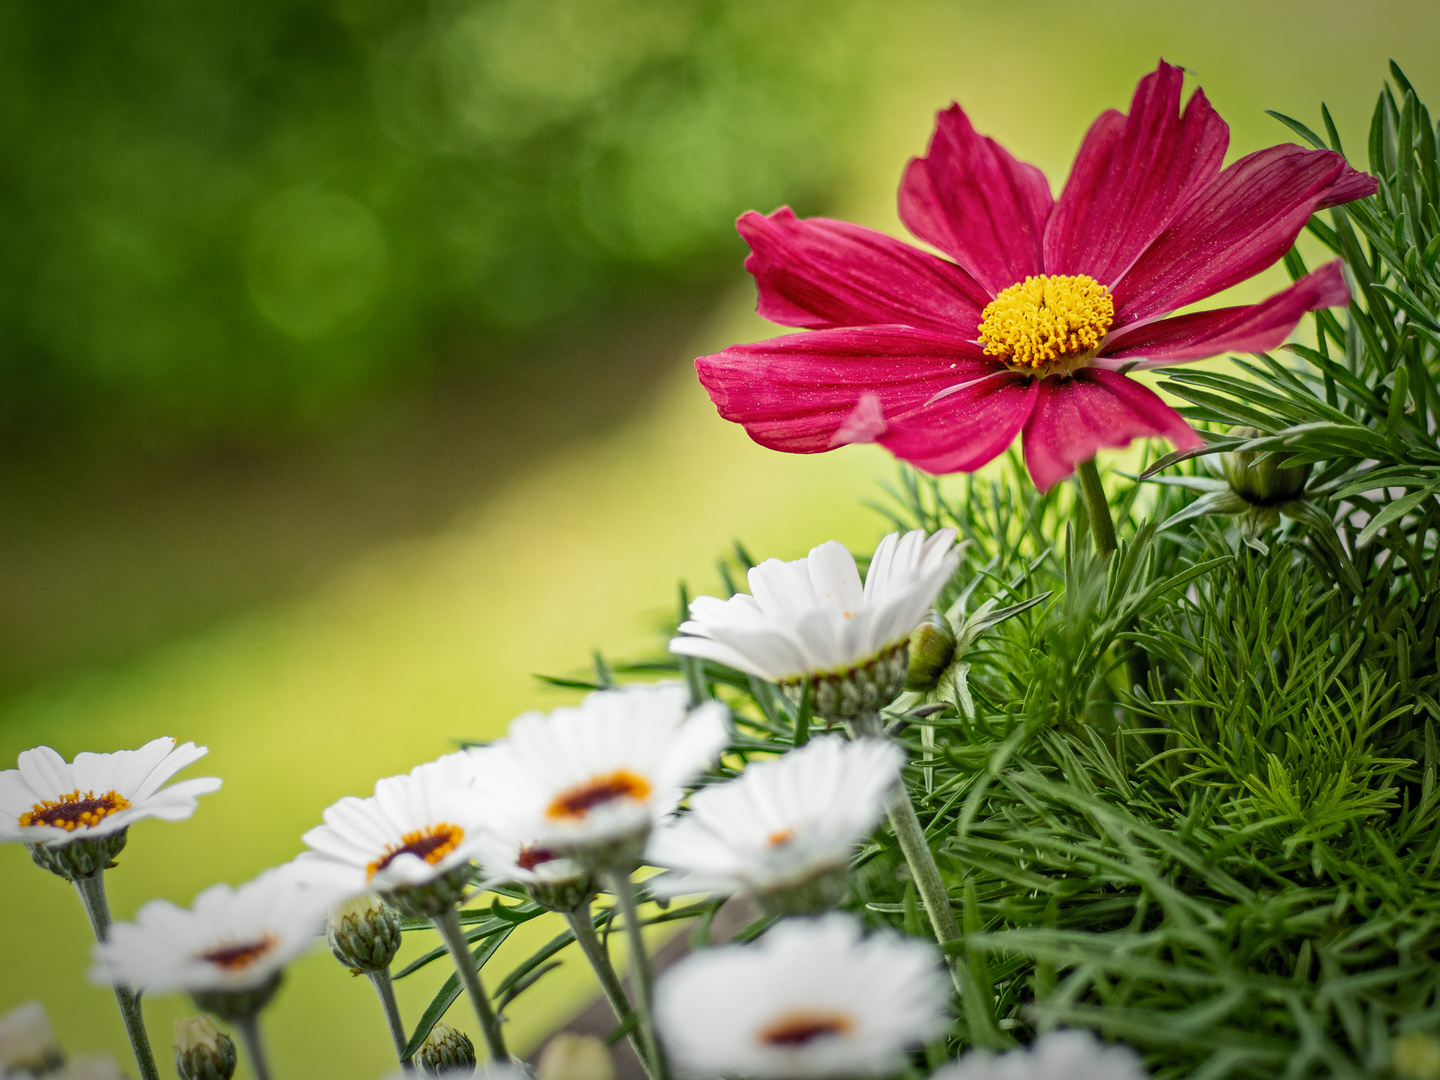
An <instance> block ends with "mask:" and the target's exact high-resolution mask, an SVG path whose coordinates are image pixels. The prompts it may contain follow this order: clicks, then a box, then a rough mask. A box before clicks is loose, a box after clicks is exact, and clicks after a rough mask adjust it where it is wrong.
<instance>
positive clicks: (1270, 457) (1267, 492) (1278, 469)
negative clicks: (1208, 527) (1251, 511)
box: [1221, 427, 1310, 506]
mask: <svg viewBox="0 0 1440 1080" xmlns="http://www.w3.org/2000/svg"><path fill="white" fill-rule="evenodd" d="M1230 434H1231V435H1234V436H1236V437H1238V438H1242V439H1253V438H1256V437H1257V436H1259V435H1260V434H1261V432H1259V431H1257V430H1255V429H1254V428H1249V427H1237V428H1232V429H1231V431H1230ZM1262 453H1264V454H1265V455H1266V456H1265V458H1264V460H1263V461H1262V460H1257V459H1258V458H1260V456H1261V454H1262ZM1293 456H1294V455H1292V454H1286V453H1276V452H1274V451H1268V452H1267V451H1260V450H1232V451H1230V452H1229V453H1226V454H1222V455H1221V467H1222V468H1223V469H1224V470H1225V479H1226V480H1227V481H1228V482H1229V484H1230V487H1231V489H1232V490H1233V491H1234V492H1235V494H1237V495H1239V496H1240V497H1241V498H1242V499H1244V500H1245V501H1246V502H1248V503H1250V504H1251V505H1252V506H1278V505H1279V504H1280V503H1287V502H1292V501H1294V500H1295V499H1298V498H1300V496H1301V495H1302V494H1303V493H1304V491H1305V481H1306V480H1308V479H1310V466H1309V465H1308V464H1306V465H1287V464H1286V462H1287V461H1288V460H1289V459H1290V458H1291V457H1293Z"/></svg>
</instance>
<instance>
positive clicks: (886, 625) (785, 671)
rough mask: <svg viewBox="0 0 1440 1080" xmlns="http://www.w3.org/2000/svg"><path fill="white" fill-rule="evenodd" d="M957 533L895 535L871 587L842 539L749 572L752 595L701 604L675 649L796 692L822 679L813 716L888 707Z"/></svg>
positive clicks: (875, 567) (883, 548) (877, 559)
mask: <svg viewBox="0 0 1440 1080" xmlns="http://www.w3.org/2000/svg"><path fill="white" fill-rule="evenodd" d="M954 544H955V530H954V529H941V530H940V531H939V532H937V533H935V534H934V535H933V536H931V537H929V538H928V539H927V538H926V536H925V534H924V532H923V531H921V530H918V529H917V530H915V531H914V532H909V533H906V534H905V535H904V536H903V537H902V536H901V535H900V534H899V533H891V534H890V535H889V536H887V537H885V538H884V539H883V540H881V541H880V546H879V547H877V548H876V549H875V554H874V556H873V557H872V558H871V560H870V569H869V570H868V572H867V573H866V575H865V583H864V585H863V586H862V585H861V583H860V572H859V571H858V570H857V569H856V566H855V558H854V556H852V555H851V554H850V552H849V551H847V550H846V548H845V546H844V545H843V544H841V543H839V542H838V541H836V540H831V541H829V542H828V543H824V544H821V545H820V546H819V547H816V548H812V549H811V551H810V554H809V556H808V557H806V558H804V559H796V560H795V561H794V562H782V561H780V560H779V559H767V560H766V561H765V562H763V563H761V564H760V565H759V566H755V567H752V568H751V569H750V575H749V580H750V593H749V594H748V595H747V594H745V593H737V594H736V595H735V596H732V597H730V599H728V600H720V599H718V598H717V597H713V596H701V597H697V598H696V599H695V600H694V601H692V602H691V604H690V619H689V620H688V621H686V622H684V623H682V624H681V625H680V634H681V636H680V637H677V638H675V639H673V640H672V641H671V642H670V651H671V652H673V653H678V654H679V655H681V656H695V657H700V658H702V659H705V660H714V661H716V662H717V663H721V664H725V665H727V666H729V667H732V668H735V669H736V670H738V671H744V672H746V673H748V674H751V675H757V676H759V677H760V678H763V679H768V680H770V681H771V682H774V683H778V684H780V685H781V686H784V687H787V688H792V689H793V688H798V687H799V686H800V685H801V683H802V682H803V681H804V680H805V679H806V678H807V677H810V678H814V679H816V680H817V681H816V705H815V711H816V713H817V714H818V715H820V716H825V717H827V718H834V719H841V718H848V717H849V716H853V715H855V714H856V713H858V712H861V711H873V710H875V709H878V708H880V707H881V706H882V705H885V704H887V703H888V702H889V701H890V700H891V699H892V698H893V697H894V696H895V694H897V693H899V691H900V688H901V687H902V686H904V683H905V672H906V667H907V653H908V650H907V646H908V644H909V640H910V632H911V631H912V630H914V629H915V627H916V626H918V625H919V624H920V621H921V620H922V619H924V617H925V614H926V612H927V611H929V610H930V605H931V604H932V603H934V601H935V598H936V597H937V596H938V595H940V590H941V589H943V588H944V587H945V583H946V582H947V581H949V580H950V577H951V575H953V574H954V573H955V568H956V566H958V565H959V555H958V554H957V553H956V552H955V551H954V550H953V549H954Z"/></svg>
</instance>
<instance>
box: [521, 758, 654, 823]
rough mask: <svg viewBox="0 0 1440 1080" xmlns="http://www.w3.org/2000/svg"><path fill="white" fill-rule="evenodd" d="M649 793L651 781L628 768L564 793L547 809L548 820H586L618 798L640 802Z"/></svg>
mask: <svg viewBox="0 0 1440 1080" xmlns="http://www.w3.org/2000/svg"><path fill="white" fill-rule="evenodd" d="M649 794H650V782H649V781H648V780H646V779H645V778H644V777H643V776H636V775H635V774H634V773H633V772H631V771H630V770H629V769H616V770H615V771H614V772H613V773H609V774H607V775H605V776H595V777H592V778H591V779H589V780H587V781H586V782H585V783H583V784H581V785H580V786H579V787H573V788H571V789H570V790H569V791H562V792H561V793H560V794H559V795H557V796H555V799H554V801H553V802H551V803H550V805H549V807H548V808H546V810H545V816H546V817H552V818H583V817H584V816H585V815H586V814H588V813H589V812H590V811H591V809H592V808H594V807H596V806H600V805H601V804H602V803H607V802H612V801H614V800H615V799H635V800H636V801H639V800H641V799H644V798H646V797H648V796H649Z"/></svg>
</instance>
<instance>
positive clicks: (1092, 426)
mask: <svg viewBox="0 0 1440 1080" xmlns="http://www.w3.org/2000/svg"><path fill="white" fill-rule="evenodd" d="M1039 387H1040V391H1039V397H1038V398H1037V400H1036V403H1035V412H1034V413H1033V414H1032V415H1031V417H1030V421H1029V423H1027V424H1026V425H1025V438H1024V443H1025V465H1026V467H1027V468H1028V469H1029V470H1030V475H1031V477H1032V478H1033V479H1034V481H1035V486H1036V487H1037V488H1039V489H1040V490H1041V491H1048V490H1050V488H1052V487H1054V486H1055V484H1057V483H1058V482H1059V481H1061V480H1063V479H1064V478H1065V477H1067V476H1069V475H1070V474H1071V473H1073V472H1074V471H1075V466H1076V465H1077V464H1079V463H1080V462H1082V461H1085V460H1087V459H1089V458H1092V457H1094V456H1095V451H1096V450H1098V449H1100V448H1101V447H1109V448H1111V449H1118V448H1120V447H1123V446H1128V445H1130V440H1131V439H1138V438H1144V437H1146V436H1154V437H1159V438H1165V439H1169V440H1170V441H1171V442H1172V443H1174V444H1175V447H1176V448H1177V449H1181V450H1183V449H1188V448H1190V447H1193V446H1200V445H1202V444H1203V440H1202V439H1201V438H1200V436H1199V435H1197V434H1195V431H1194V429H1193V428H1191V427H1190V425H1189V424H1187V423H1186V422H1185V420H1184V418H1183V417H1181V415H1180V414H1179V413H1177V412H1176V411H1175V410H1174V409H1172V408H1170V406H1169V405H1166V404H1165V403H1164V402H1163V401H1161V400H1160V397H1159V395H1158V394H1156V393H1155V392H1154V391H1153V390H1151V389H1149V388H1148V387H1146V386H1142V385H1141V384H1140V383H1138V382H1136V381H1135V380H1134V379H1127V378H1126V377H1125V376H1123V375H1119V374H1117V373H1115V372H1113V371H1105V370H1102V369H1097V368H1088V369H1085V370H1082V371H1077V372H1076V373H1075V375H1074V377H1073V378H1070V379H1065V380H1060V379H1044V380H1041V382H1040V383H1039Z"/></svg>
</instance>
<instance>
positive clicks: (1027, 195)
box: [900, 105, 1054, 296]
mask: <svg viewBox="0 0 1440 1080" xmlns="http://www.w3.org/2000/svg"><path fill="white" fill-rule="evenodd" d="M1053 205H1054V200H1053V199H1052V198H1051V196H1050V185H1049V184H1048V183H1047V182H1046V180H1045V174H1044V173H1042V172H1041V171H1040V170H1039V169H1037V168H1035V166H1033V165H1026V164H1025V163H1024V162H1021V161H1017V160H1016V159H1015V158H1013V157H1011V156H1010V154H1009V152H1008V151H1006V150H1005V148H1004V147H1002V146H1001V145H1000V144H999V143H997V142H996V141H995V140H994V139H987V138H984V137H982V136H981V135H979V134H977V133H976V131H975V129H974V128H973V127H972V126H971V124H970V119H969V117H967V116H966V115H965V113H964V112H962V111H961V109H960V106H959V105H951V106H950V108H948V109H946V110H945V111H944V112H942V113H940V115H939V116H938V118H937V120H936V126H935V134H934V136H932V138H931V140H930V148H929V151H928V152H927V154H926V156H925V157H921V158H915V159H914V160H913V161H911V162H910V164H909V166H907V167H906V169H905V176H904V178H903V179H902V180H901V182H900V218H901V220H903V221H904V222H905V225H906V227H907V228H908V229H909V230H910V231H911V232H913V233H914V234H915V235H916V236H918V237H920V238H921V239H922V240H925V241H928V242H929V243H931V244H934V245H935V246H936V247H937V248H939V249H940V250H941V251H943V252H945V254H947V255H949V256H950V257H951V258H953V259H954V260H955V261H956V262H958V263H959V264H960V265H961V266H962V267H964V268H965V269H966V270H967V271H968V272H969V274H970V276H971V277H973V278H974V279H975V280H976V281H978V282H979V283H980V285H981V287H982V288H984V289H985V290H986V292H987V293H989V294H990V295H991V296H994V295H995V294H996V293H998V292H999V291H1000V290H1001V289H1004V288H1007V287H1009V286H1011V285H1014V284H1015V283H1016V282H1017V281H1022V280H1024V279H1025V278H1026V277H1027V276H1028V275H1032V274H1040V273H1043V272H1044V259H1043V248H1042V245H1043V240H1044V235H1045V223H1046V221H1047V220H1048V219H1049V217H1050V208H1051V207H1052V206H1053Z"/></svg>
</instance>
